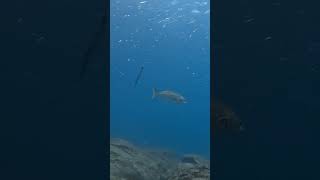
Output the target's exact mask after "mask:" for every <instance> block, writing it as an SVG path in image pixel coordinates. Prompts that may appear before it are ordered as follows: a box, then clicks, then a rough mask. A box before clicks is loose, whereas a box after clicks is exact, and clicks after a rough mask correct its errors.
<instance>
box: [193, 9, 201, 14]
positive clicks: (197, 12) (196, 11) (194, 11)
mask: <svg viewBox="0 0 320 180" xmlns="http://www.w3.org/2000/svg"><path fill="white" fill-rule="evenodd" d="M191 12H192V13H193V14H199V13H200V11H199V10H198V9H194V10H192V11H191Z"/></svg>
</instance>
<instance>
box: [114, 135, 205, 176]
mask: <svg viewBox="0 0 320 180" xmlns="http://www.w3.org/2000/svg"><path fill="white" fill-rule="evenodd" d="M209 169H210V168H209V162H208V161H206V160H204V159H202V158H201V157H199V156H195V155H186V156H184V157H182V158H181V159H178V157H177V156H175V155H174V154H173V153H171V152H168V151H160V150H150V149H145V148H144V149H142V148H140V147H137V146H135V145H133V144H131V143H129V142H127V141H125V140H122V139H111V143H110V174H111V175H110V179H111V180H209V179H210V176H209V174H210V170H209Z"/></svg>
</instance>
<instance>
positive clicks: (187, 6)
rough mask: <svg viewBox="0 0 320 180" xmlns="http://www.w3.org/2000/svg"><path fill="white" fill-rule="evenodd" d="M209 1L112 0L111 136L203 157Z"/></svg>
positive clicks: (206, 149) (205, 146) (206, 144)
mask: <svg viewBox="0 0 320 180" xmlns="http://www.w3.org/2000/svg"><path fill="white" fill-rule="evenodd" d="M209 6H210V5H209V2H208V1H204V0H201V1H192V0H188V1H179V0H164V1H152V0H150V1H142V0H134V1H124V0H112V1H111V14H110V15H111V26H110V31H111V34H110V35H111V42H110V46H111V51H110V53H111V79H110V80H111V84H110V93H111V102H110V106H111V118H110V123H111V128H110V130H111V137H120V138H124V139H127V140H129V141H131V142H134V143H137V144H140V145H144V146H147V147H155V148H160V149H168V150H172V151H174V152H176V153H179V154H180V153H188V154H189V153H192V154H199V155H202V156H205V157H209V154H210V119H209V118H210V112H209V110H210V109H209V107H210V106H209V104H210V54H209V53H210V47H209V42H210V37H209V32H210V23H209V19H210V13H209V12H210V11H209V9H210V7H209ZM141 66H144V71H143V73H142V76H141V79H140V81H139V83H138V85H137V86H136V87H134V86H133V85H134V81H135V79H136V77H137V74H138V72H139V70H140V68H141ZM152 88H157V89H159V90H173V91H176V92H178V93H180V94H182V95H183V96H184V97H185V98H186V99H187V101H188V103H187V104H175V103H169V102H166V101H161V100H157V99H156V100H152V98H151V97H152Z"/></svg>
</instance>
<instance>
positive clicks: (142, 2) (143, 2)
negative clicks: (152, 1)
mask: <svg viewBox="0 0 320 180" xmlns="http://www.w3.org/2000/svg"><path fill="white" fill-rule="evenodd" d="M147 2H148V1H141V2H139V3H140V4H145V3H147Z"/></svg>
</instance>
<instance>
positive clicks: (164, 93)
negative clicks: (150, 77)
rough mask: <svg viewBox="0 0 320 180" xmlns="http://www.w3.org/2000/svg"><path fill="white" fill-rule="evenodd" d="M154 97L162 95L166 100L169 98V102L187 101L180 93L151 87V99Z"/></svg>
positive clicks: (183, 102) (182, 102) (179, 102)
mask: <svg viewBox="0 0 320 180" xmlns="http://www.w3.org/2000/svg"><path fill="white" fill-rule="evenodd" d="M156 97H162V98H165V99H167V100H170V101H171V102H175V103H177V104H185V103H187V100H186V99H185V98H184V97H183V96H182V95H180V94H178V93H176V92H173V91H170V90H165V91H158V90H157V89H156V88H153V89H152V99H155V98H156Z"/></svg>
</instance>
